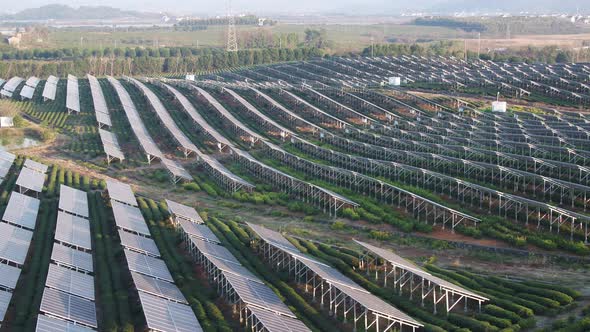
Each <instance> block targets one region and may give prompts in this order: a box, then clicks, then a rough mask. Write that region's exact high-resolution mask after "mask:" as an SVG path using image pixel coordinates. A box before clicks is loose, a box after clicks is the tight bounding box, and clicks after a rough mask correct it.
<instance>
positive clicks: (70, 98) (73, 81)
mask: <svg viewBox="0 0 590 332" xmlns="http://www.w3.org/2000/svg"><path fill="white" fill-rule="evenodd" d="M66 90H67V93H66V108H67V109H68V110H70V111H74V112H78V113H80V90H79V89H78V78H77V77H75V76H72V75H68V85H67V88H66Z"/></svg>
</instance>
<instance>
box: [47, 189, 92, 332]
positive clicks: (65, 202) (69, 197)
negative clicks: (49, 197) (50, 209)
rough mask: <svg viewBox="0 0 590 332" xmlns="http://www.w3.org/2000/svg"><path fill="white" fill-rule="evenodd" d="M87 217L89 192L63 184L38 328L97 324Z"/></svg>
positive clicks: (63, 328) (89, 327)
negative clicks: (87, 193)
mask: <svg viewBox="0 0 590 332" xmlns="http://www.w3.org/2000/svg"><path fill="white" fill-rule="evenodd" d="M88 217H89V213H88V197H87V195H86V192H84V191H80V190H78V189H74V188H71V187H68V186H65V185H61V186H60V197H59V211H58V215H57V226H56V230H55V238H54V240H55V243H54V244H53V251H52V252H51V263H50V264H49V270H48V273H47V279H46V280H45V291H44V292H43V298H42V300H41V308H40V312H41V314H40V315H38V317H37V328H36V331H56V330H60V329H61V331H63V330H71V331H88V330H90V331H92V330H93V329H96V328H97V327H98V323H97V319H96V306H95V303H94V300H95V296H94V293H95V290H94V276H93V275H92V273H93V271H94V267H93V261H92V254H91V253H90V252H91V250H92V242H91V237H90V221H89V220H88ZM80 326H82V327H80Z"/></svg>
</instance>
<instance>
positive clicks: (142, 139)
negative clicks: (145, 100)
mask: <svg viewBox="0 0 590 332" xmlns="http://www.w3.org/2000/svg"><path fill="white" fill-rule="evenodd" d="M107 79H108V80H109V82H110V83H111V85H112V86H113V87H114V88H115V91H116V92H117V95H118V96H119V100H120V101H121V105H123V110H124V111H125V115H126V116H127V119H128V120H129V123H130V124H131V130H133V133H134V134H135V137H137V140H138V141H139V144H140V145H141V147H142V149H143V151H144V152H145V153H146V155H147V158H148V161H151V160H152V159H154V158H158V159H160V160H161V161H162V164H164V166H165V167H166V169H167V170H168V172H169V173H170V174H171V175H172V179H173V181H174V182H175V183H176V182H178V181H179V180H186V181H191V180H192V177H191V176H190V174H189V173H188V172H187V171H186V170H185V169H184V168H183V167H182V166H180V165H179V164H177V163H176V162H174V161H172V160H170V159H167V158H166V157H165V156H164V154H163V153H162V151H160V148H158V146H157V145H156V143H155V142H154V140H153V139H152V137H151V135H150V134H149V132H148V130H147V128H146V127H145V125H144V124H143V121H142V120H141V117H140V116H139V112H138V111H137V109H136V108H135V105H134V103H133V100H132V99H131V96H129V93H128V92H127V91H126V90H125V88H124V87H123V85H122V84H121V82H119V81H118V80H116V79H114V78H112V77H110V76H109V77H107Z"/></svg>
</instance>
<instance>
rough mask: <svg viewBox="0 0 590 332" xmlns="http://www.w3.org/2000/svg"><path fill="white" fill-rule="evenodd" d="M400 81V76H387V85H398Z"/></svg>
mask: <svg viewBox="0 0 590 332" xmlns="http://www.w3.org/2000/svg"><path fill="white" fill-rule="evenodd" d="M401 83H402V78H401V77H390V78H389V85H392V86H400V85H401Z"/></svg>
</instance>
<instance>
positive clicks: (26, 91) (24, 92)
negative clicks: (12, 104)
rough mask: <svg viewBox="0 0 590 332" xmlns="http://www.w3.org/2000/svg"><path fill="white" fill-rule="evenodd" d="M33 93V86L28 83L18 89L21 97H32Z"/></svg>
mask: <svg viewBox="0 0 590 332" xmlns="http://www.w3.org/2000/svg"><path fill="white" fill-rule="evenodd" d="M33 94H35V88H32V87H30V86H28V85H25V86H23V88H22V89H21V90H20V96H21V97H22V98H27V99H33Z"/></svg>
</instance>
